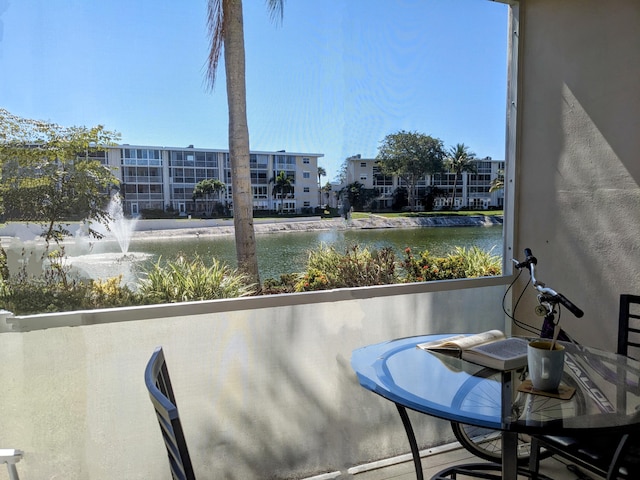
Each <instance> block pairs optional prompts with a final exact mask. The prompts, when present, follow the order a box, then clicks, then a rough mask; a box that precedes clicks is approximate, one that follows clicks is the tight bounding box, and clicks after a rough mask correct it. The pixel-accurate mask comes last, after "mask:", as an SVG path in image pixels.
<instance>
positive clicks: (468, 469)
mask: <svg viewBox="0 0 640 480" xmlns="http://www.w3.org/2000/svg"><path fill="white" fill-rule="evenodd" d="M518 475H522V476H524V477H527V478H531V479H533V480H553V479H552V478H550V477H547V476H546V475H542V474H540V473H535V472H532V471H531V470H528V469H526V468H524V467H518ZM458 476H465V477H473V478H486V479H488V480H502V465H500V464H499V463H465V464H462V465H454V466H453V467H448V468H446V469H444V470H441V471H439V472H438V473H436V474H435V475H434V476H433V477H431V480H450V479H455V478H457V477H458Z"/></svg>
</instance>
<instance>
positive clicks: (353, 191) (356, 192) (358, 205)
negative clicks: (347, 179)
mask: <svg viewBox="0 0 640 480" xmlns="http://www.w3.org/2000/svg"><path fill="white" fill-rule="evenodd" d="M340 192H341V195H342V198H343V203H345V205H348V206H349V207H353V209H354V210H364V209H365V207H366V206H367V205H368V204H369V203H370V202H371V200H373V199H374V198H376V197H377V196H378V191H377V190H376V189H375V188H364V185H363V184H361V183H360V182H357V181H356V182H353V183H350V184H349V185H347V186H345V187H344V188H343V189H342V190H341V191H340Z"/></svg>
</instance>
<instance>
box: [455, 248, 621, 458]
mask: <svg viewBox="0 0 640 480" xmlns="http://www.w3.org/2000/svg"><path fill="white" fill-rule="evenodd" d="M524 254H525V259H524V261H522V262H519V261H518V260H516V259H513V262H514V264H515V265H514V266H515V268H516V269H517V270H518V271H519V274H518V275H517V276H516V278H515V279H514V280H513V282H511V284H510V285H509V287H508V288H507V290H506V291H505V294H504V296H503V299H502V308H503V311H504V312H505V314H506V315H507V316H508V317H509V318H510V319H511V320H512V321H513V322H514V324H515V325H517V326H518V327H520V328H521V329H522V330H524V331H527V332H530V333H532V334H534V335H536V336H539V337H541V338H549V339H553V341H556V340H560V341H564V342H571V343H573V344H575V345H579V344H578V343H577V342H576V341H575V340H574V339H573V338H571V336H570V335H569V334H568V333H567V332H566V331H564V330H563V329H562V328H560V326H559V320H560V308H559V307H560V306H564V307H565V308H567V310H569V311H570V312H571V313H572V314H573V315H575V316H576V317H577V318H580V317H582V316H583V315H584V312H583V311H582V310H581V309H580V308H578V307H577V306H576V305H575V304H573V303H572V302H571V301H569V300H568V299H567V298H566V297H565V296H564V295H562V294H560V293H558V292H557V291H555V290H553V289H552V288H550V287H547V286H546V285H545V284H544V283H543V282H540V281H539V280H538V279H537V278H536V276H535V266H536V265H537V259H536V258H535V257H534V256H533V254H532V252H531V249H529V248H525V250H524ZM524 269H526V270H528V271H529V274H530V277H529V281H528V282H527V285H525V287H524V288H523V290H522V292H521V294H520V296H519V297H518V299H517V300H516V303H515V305H514V308H513V311H512V313H511V314H509V312H507V309H506V306H505V300H506V298H507V295H508V293H509V291H510V290H511V289H512V288H513V285H514V284H515V283H516V281H517V280H518V278H520V275H521V274H522V271H523V270H524ZM529 284H532V285H533V287H534V289H535V290H536V291H537V292H538V305H537V306H536V309H535V311H536V314H537V315H539V316H543V317H544V320H543V323H542V327H541V328H540V329H535V328H534V327H533V326H531V325H529V324H526V323H524V322H522V321H520V320H518V319H516V317H515V311H516V308H517V307H518V304H519V302H520V300H521V299H522V296H523V295H524V292H525V291H526V290H527V287H528V286H529ZM556 314H557V315H558V316H557V317H556ZM567 365H568V366H569V368H570V369H571V371H572V372H575V375H574V376H571V377H569V378H567V379H566V382H568V383H570V384H571V383H572V382H574V381H575V383H576V385H569V386H577V384H578V383H582V384H583V385H584V383H585V382H587V381H588V376H586V375H581V374H580V372H582V371H584V370H583V366H581V365H579V364H578V363H577V362H575V361H574V360H573V359H572V358H571V357H570V356H567ZM526 373H527V372H526V368H525V369H523V370H521V371H520V381H524V380H525V378H526ZM498 375H499V373H498V372H496V371H495V370H492V369H483V370H481V371H480V372H479V373H477V374H476V375H474V376H473V377H471V378H470V379H469V381H470V382H472V383H473V385H470V387H472V388H468V389H462V390H461V391H462V392H463V393H462V394H461V395H460V397H461V398H459V399H456V401H457V402H458V403H459V405H458V406H463V405H464V402H475V404H478V403H480V402H481V403H482V404H483V405H488V404H490V403H491V402H493V403H494V404H495V405H494V406H495V408H499V407H498V401H499V399H500V398H501V394H500V391H499V390H498V389H499V388H500V387H499V385H500V382H498V381H495V377H497V376H498ZM612 375H613V376H615V372H612ZM574 377H575V378H574ZM492 378H493V379H494V380H492ZM580 380H582V381H580ZM588 388H589V389H591V390H593V391H594V395H597V389H595V388H593V387H592V386H588ZM591 390H587V391H590V392H591ZM577 391H581V390H580V389H577ZM470 392H473V393H470ZM602 398H603V400H602V404H603V405H602V409H603V411H609V409H610V408H611V405H610V404H609V406H607V404H606V396H605V395H602ZM554 401H555V402H556V406H557V408H565V409H566V408H567V403H566V402H565V403H563V404H561V403H560V402H559V401H557V400H553V399H548V400H547V399H545V400H544V402H545V404H544V411H546V412H549V410H550V409H553V407H554V405H553V403H552V402H554ZM514 404H515V405H518V400H517V399H516V401H515V402H514ZM538 406H541V405H538ZM571 406H572V407H573V408H576V409H580V408H584V399H583V398H582V397H581V396H580V395H576V396H575V398H574V399H573V400H572V403H571ZM519 408H521V409H522V410H523V411H524V410H526V409H527V408H532V407H531V405H529V406H528V407H527V406H526V405H525V406H522V405H521V406H519ZM520 413H522V412H520ZM527 413H528V414H532V413H533V412H531V411H528V412H527ZM451 428H452V430H453V433H454V435H455V437H456V439H457V440H458V442H460V444H461V445H462V446H463V447H464V448H465V449H467V450H468V451H469V452H471V453H473V454H474V455H476V456H478V457H480V458H482V459H484V460H488V461H491V462H499V461H500V460H501V458H502V441H501V438H502V436H501V432H500V431H496V430H491V429H487V428H483V427H476V426H473V425H468V424H462V423H458V422H451ZM529 444H530V439H529V437H528V436H527V435H519V436H518V462H519V463H526V462H528V460H529V456H530V445H529ZM540 455H541V457H544V456H547V455H550V452H544V451H543V452H541V454H540Z"/></svg>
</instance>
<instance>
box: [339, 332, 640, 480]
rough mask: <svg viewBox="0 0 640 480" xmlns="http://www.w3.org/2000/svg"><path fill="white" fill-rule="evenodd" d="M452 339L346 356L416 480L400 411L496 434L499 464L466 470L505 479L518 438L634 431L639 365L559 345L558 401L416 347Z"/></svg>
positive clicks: (513, 379)
mask: <svg viewBox="0 0 640 480" xmlns="http://www.w3.org/2000/svg"><path fill="white" fill-rule="evenodd" d="M451 335H452V334H446V335H423V336H416V337H407V338H400V339H396V340H391V341H387V342H383V343H378V344H375V345H370V346H366V347H363V348H360V349H357V350H355V351H354V352H353V354H352V357H351V366H352V368H353V370H354V371H355V373H356V374H357V377H358V380H359V382H360V385H361V386H362V387H364V388H366V389H367V390H370V391H372V392H374V393H377V394H378V395H380V396H382V397H384V398H385V399H387V400H390V401H392V402H393V403H394V404H395V405H396V407H397V409H398V413H399V414H400V417H401V419H402V422H403V425H404V428H405V431H406V433H407V437H408V440H409V444H410V447H411V453H412V455H413V461H414V466H415V469H416V478H417V479H418V480H422V479H423V473H422V462H421V459H420V453H419V449H418V445H417V441H416V438H415V434H414V431H413V427H412V425H411V422H410V420H409V416H408V414H407V409H410V410H414V411H416V412H420V413H424V414H427V415H431V416H434V417H438V418H442V419H446V420H450V421H453V422H459V423H463V424H469V425H475V426H479V427H486V428H489V429H492V430H500V431H502V463H501V464H500V465H495V464H494V465H491V464H474V465H469V466H468V467H469V468H470V469H472V470H473V469H474V468H476V467H477V469H478V470H487V469H491V468H492V469H494V470H498V471H500V474H501V477H502V478H504V479H507V480H515V479H516V478H517V475H518V473H523V472H522V471H521V469H519V468H518V464H517V442H518V439H517V436H518V434H519V433H525V434H536V433H538V434H564V435H571V434H582V435H584V434H585V433H586V432H587V431H589V433H593V434H595V435H599V434H600V433H605V432H606V433H612V432H620V433H623V432H627V431H630V430H633V429H634V428H638V425H640V410H639V409H640V388H639V387H638V378H639V377H640V363H638V362H637V361H635V360H632V359H629V358H627V357H625V356H622V355H617V354H614V353H609V352H605V351H602V350H598V349H595V348H590V347H584V346H580V345H574V344H569V343H563V345H564V346H565V369H564V374H563V378H562V384H561V385H562V386H565V387H567V388H568V389H569V390H571V389H575V392H574V393H573V395H572V396H571V397H570V398H569V399H561V398H556V397H553V396H546V395H539V394H533V393H529V392H528V391H526V389H521V388H520V387H521V385H522V381H523V380H524V379H525V378H526V368H523V369H520V370H514V371H496V370H492V369H488V368H485V367H482V366H479V365H475V364H473V363H470V362H467V361H464V360H462V359H459V358H454V357H451V356H448V355H445V354H440V353H434V352H426V351H424V350H421V349H419V348H417V347H416V345H417V344H419V343H422V342H427V341H432V340H437V339H440V338H445V337H449V336H451ZM457 470H458V469H457V468H454V469H448V470H447V471H443V472H440V473H439V474H438V475H436V477H434V478H447V477H448V476H449V475H451V476H452V477H451V478H455V474H456V471H457ZM524 473H525V474H526V472H524ZM480 475H483V474H480ZM485 478H486V476H485Z"/></svg>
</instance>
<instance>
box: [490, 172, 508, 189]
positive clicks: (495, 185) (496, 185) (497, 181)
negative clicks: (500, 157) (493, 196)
mask: <svg viewBox="0 0 640 480" xmlns="http://www.w3.org/2000/svg"><path fill="white" fill-rule="evenodd" d="M503 188H504V170H503V169H499V170H498V176H497V177H496V178H494V179H493V180H491V186H490V187H489V193H493V192H496V191H498V190H502V189H503Z"/></svg>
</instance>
